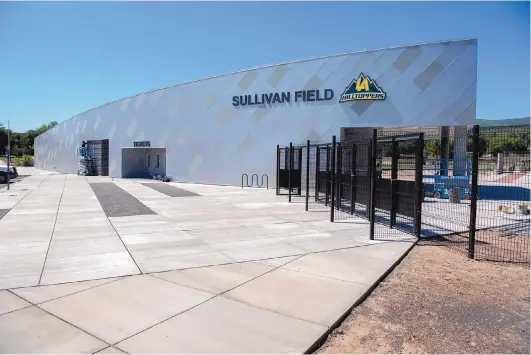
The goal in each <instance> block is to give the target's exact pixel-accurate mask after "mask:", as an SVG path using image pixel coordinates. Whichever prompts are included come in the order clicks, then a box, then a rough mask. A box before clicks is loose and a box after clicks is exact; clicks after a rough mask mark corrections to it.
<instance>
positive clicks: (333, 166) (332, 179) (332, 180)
mask: <svg viewBox="0 0 531 355" xmlns="http://www.w3.org/2000/svg"><path fill="white" fill-rule="evenodd" d="M335 170H336V136H333V137H332V156H331V162H330V183H331V184H332V186H331V187H330V188H331V191H330V222H333V221H334V202H335V201H334V192H335V186H334V185H335V182H336V181H335V180H336V174H335Z"/></svg>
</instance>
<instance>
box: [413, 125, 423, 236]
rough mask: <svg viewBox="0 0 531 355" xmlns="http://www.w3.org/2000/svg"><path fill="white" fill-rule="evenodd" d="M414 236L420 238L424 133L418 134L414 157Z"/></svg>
mask: <svg viewBox="0 0 531 355" xmlns="http://www.w3.org/2000/svg"><path fill="white" fill-rule="evenodd" d="M415 168H416V170H415V222H414V226H413V228H414V231H415V236H416V237H417V238H420V232H421V228H422V200H423V196H422V195H423V194H424V189H423V185H422V178H423V176H424V133H420V135H419V139H418V142H417V156H416V157H415Z"/></svg>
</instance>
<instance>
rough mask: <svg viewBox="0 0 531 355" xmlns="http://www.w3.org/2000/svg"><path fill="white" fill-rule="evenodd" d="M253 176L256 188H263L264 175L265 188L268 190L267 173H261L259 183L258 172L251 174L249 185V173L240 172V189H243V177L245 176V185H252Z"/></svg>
mask: <svg viewBox="0 0 531 355" xmlns="http://www.w3.org/2000/svg"><path fill="white" fill-rule="evenodd" d="M255 176H256V187H257V188H263V187H264V177H265V183H266V189H267V190H269V176H267V174H263V175H262V183H261V184H259V183H258V182H259V181H260V180H259V179H258V174H253V175H251V184H250V185H249V175H247V174H242V189H243V177H245V185H246V186H247V187H253V186H254V177H255Z"/></svg>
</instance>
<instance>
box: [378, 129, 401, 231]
mask: <svg viewBox="0 0 531 355" xmlns="http://www.w3.org/2000/svg"><path fill="white" fill-rule="evenodd" d="M391 152H392V153H391V154H392V155H391V206H390V207H391V208H390V213H389V228H393V226H394V225H395V224H396V182H397V181H396V180H397V179H398V142H397V141H396V138H394V137H393V140H392V142H391ZM381 168H382V170H383V167H381Z"/></svg>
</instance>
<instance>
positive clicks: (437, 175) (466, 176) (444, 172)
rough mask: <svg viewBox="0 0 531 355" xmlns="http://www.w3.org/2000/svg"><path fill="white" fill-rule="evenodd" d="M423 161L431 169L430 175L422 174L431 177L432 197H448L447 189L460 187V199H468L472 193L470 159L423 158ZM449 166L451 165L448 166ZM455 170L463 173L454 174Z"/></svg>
mask: <svg viewBox="0 0 531 355" xmlns="http://www.w3.org/2000/svg"><path fill="white" fill-rule="evenodd" d="M424 163H425V165H431V166H432V169H433V174H432V175H424V178H432V179H433V182H434V183H433V197H435V198H444V199H446V198H448V191H449V190H450V189H452V188H454V187H460V188H461V194H460V195H461V199H463V200H468V199H470V197H471V195H472V189H471V185H470V177H471V174H470V170H471V169H470V168H471V161H470V159H468V158H458V159H425V160H424ZM450 166H452V167H451V168H450ZM459 170H461V171H459ZM456 172H460V173H462V174H463V175H457V176H456V175H455V174H456ZM450 173H451V174H450Z"/></svg>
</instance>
